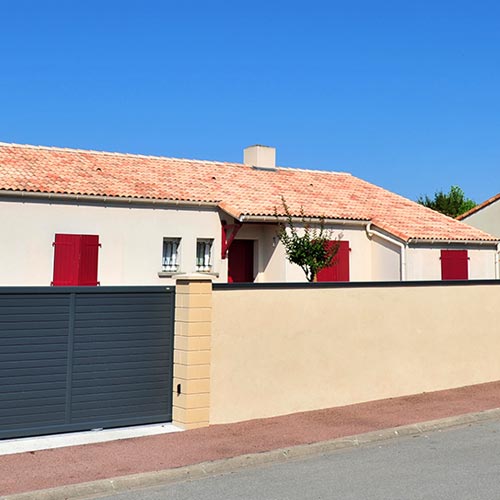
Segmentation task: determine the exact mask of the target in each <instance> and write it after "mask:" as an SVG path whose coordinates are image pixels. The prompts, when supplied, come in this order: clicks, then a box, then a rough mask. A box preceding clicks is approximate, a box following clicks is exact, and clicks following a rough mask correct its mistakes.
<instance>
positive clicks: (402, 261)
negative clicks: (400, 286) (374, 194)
mask: <svg viewBox="0 0 500 500" xmlns="http://www.w3.org/2000/svg"><path fill="white" fill-rule="evenodd" d="M366 235H367V236H368V238H369V239H372V237H373V236H377V238H380V239H382V240H385V241H388V242H389V243H392V244H393V245H396V246H398V247H399V248H400V249H401V254H400V274H401V280H400V281H406V248H407V246H406V243H404V242H402V241H399V240H396V239H395V238H392V237H390V236H387V235H385V234H383V233H380V232H379V231H377V230H375V229H373V228H372V223H371V222H369V223H368V224H367V226H366Z"/></svg>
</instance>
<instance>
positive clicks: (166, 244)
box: [162, 238, 181, 272]
mask: <svg viewBox="0 0 500 500" xmlns="http://www.w3.org/2000/svg"><path fill="white" fill-rule="evenodd" d="M180 243H181V239H180V238H164V239H163V258H162V271H163V272H176V271H177V270H178V269H179V245H180Z"/></svg>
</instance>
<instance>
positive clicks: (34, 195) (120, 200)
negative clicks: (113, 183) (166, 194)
mask: <svg viewBox="0 0 500 500" xmlns="http://www.w3.org/2000/svg"><path fill="white" fill-rule="evenodd" d="M2 198H8V199H17V200H21V201H22V200H32V201H35V200H36V201H48V202H51V201H59V202H74V203H99V204H108V205H140V206H158V207H159V206H162V207H178V206H183V207H191V208H199V207H211V208H217V207H218V205H219V203H218V202H211V201H193V200H161V199H155V198H133V197H126V196H101V195H89V194H63V193H42V192H39V191H11V190H6V189H0V199H2Z"/></svg>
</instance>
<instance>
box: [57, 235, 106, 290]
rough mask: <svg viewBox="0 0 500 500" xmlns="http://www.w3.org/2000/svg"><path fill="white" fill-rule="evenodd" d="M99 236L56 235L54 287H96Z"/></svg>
mask: <svg viewBox="0 0 500 500" xmlns="http://www.w3.org/2000/svg"><path fill="white" fill-rule="evenodd" d="M98 252H99V236H96V235H87V234H85V235H81V234H56V237H55V241H54V275H53V280H52V285H53V286H96V285H97V284H98V281H97V262H98Z"/></svg>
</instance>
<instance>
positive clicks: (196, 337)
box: [173, 274, 212, 429]
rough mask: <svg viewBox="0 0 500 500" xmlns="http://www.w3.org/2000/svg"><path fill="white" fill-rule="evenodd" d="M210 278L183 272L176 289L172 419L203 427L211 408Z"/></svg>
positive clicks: (178, 423) (181, 424) (184, 427)
mask: <svg viewBox="0 0 500 500" xmlns="http://www.w3.org/2000/svg"><path fill="white" fill-rule="evenodd" d="M211 333H212V280H211V278H210V277H209V276H203V275H198V274H193V275H183V276H180V277H179V278H178V279H177V282H176V289H175V339H174V387H173V390H174V394H173V423H174V424H175V425H177V426H179V427H181V428H183V429H194V428H196V427H204V426H207V425H208V423H209V411H210V354H211V352H210V351H211Z"/></svg>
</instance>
